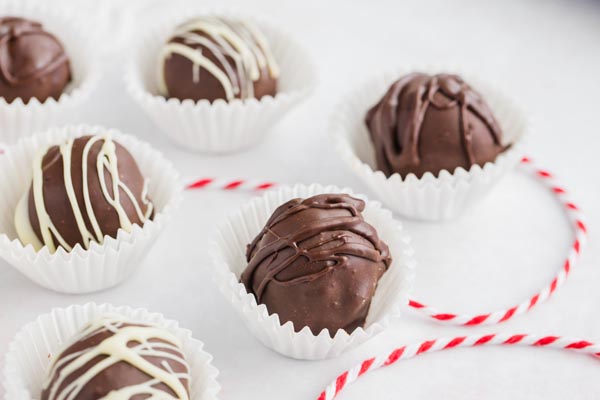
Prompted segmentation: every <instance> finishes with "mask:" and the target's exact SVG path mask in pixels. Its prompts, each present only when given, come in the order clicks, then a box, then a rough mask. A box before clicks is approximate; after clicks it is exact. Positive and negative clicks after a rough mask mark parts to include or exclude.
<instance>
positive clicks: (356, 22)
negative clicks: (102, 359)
mask: <svg viewBox="0 0 600 400" xmlns="http://www.w3.org/2000/svg"><path fill="white" fill-rule="evenodd" d="M56 3H57V4H65V6H66V7H68V8H70V9H71V10H76V11H77V12H78V13H80V15H81V16H82V18H88V19H89V24H88V26H89V29H90V31H92V30H93V31H98V30H99V29H104V28H106V24H103V23H102V21H101V20H100V18H106V17H107V16H111V15H112V16H113V17H115V16H116V15H117V16H120V18H114V19H112V20H111V21H113V22H112V23H111V24H110V25H112V26H111V28H112V30H113V31H117V29H115V28H116V26H115V24H116V22H117V21H125V22H127V25H126V28H125V29H124V30H123V31H121V34H122V35H134V34H136V33H137V32H139V31H140V29H142V28H138V27H137V25H134V23H136V24H137V23H141V22H144V19H146V22H148V21H150V19H149V18H152V15H153V14H154V13H158V12H159V10H157V9H154V10H153V11H150V12H147V13H139V12H136V13H135V14H131V15H135V18H128V17H127V14H126V10H122V11H120V12H117V13H114V14H111V13H110V12H109V11H108V10H109V5H110V4H111V2H109V1H104V2H97V1H93V2H92V1H85V2H83V1H80V2H75V1H66V0H65V1H62V2H56ZM115 3H116V2H115ZM205 3H208V1H205ZM213 3H215V5H216V6H219V7H223V6H224V7H227V8H229V9H240V10H244V11H247V12H250V13H253V14H260V15H264V16H265V17H267V18H270V19H272V20H273V21H274V22H275V23H278V24H279V25H281V26H283V27H285V28H286V29H287V30H288V31H289V32H290V33H292V34H294V35H295V36H296V37H297V38H298V39H300V40H301V41H303V42H304V43H305V44H306V46H307V47H308V49H309V50H310V52H311V53H312V54H313V57H314V59H315V61H316V62H317V64H318V66H319V74H320V77H321V81H322V84H321V86H320V87H319V89H318V90H317V92H316V93H315V94H314V96H313V97H312V98H311V99H310V100H309V101H308V102H307V103H305V104H304V105H303V106H301V107H299V108H298V109H297V111H295V112H293V113H292V114H290V115H289V117H288V118H286V119H285V121H283V122H282V123H281V124H280V125H278V126H276V127H274V129H273V132H272V134H271V136H270V137H269V139H268V140H267V141H266V142H265V143H263V144H261V145H259V146H257V147H256V148H254V149H252V150H250V151H247V152H245V153H243V154H238V155H233V156H227V157H210V156H203V155H196V154H190V153H187V152H186V151H184V150H181V149H179V148H176V147H174V146H173V145H171V144H170V143H169V142H168V141H167V140H166V139H165V138H164V137H163V136H162V135H161V134H160V132H158V131H157V129H156V128H155V127H154V126H153V125H152V124H151V123H150V122H149V120H148V119H147V118H146V117H145V116H144V115H143V114H142V112H141V110H140V109H138V108H137V106H136V105H135V104H134V103H133V102H132V101H131V100H130V99H129V98H128V96H127V94H126V93H124V91H123V88H122V85H121V80H120V75H121V65H120V64H121V62H120V61H119V60H120V59H119V58H118V56H117V55H113V56H110V57H109V56H107V57H106V60H105V61H106V68H107V76H106V80H105V82H104V84H103V85H102V87H101V88H100V89H99V90H98V92H97V94H96V96H95V98H94V99H93V102H92V103H91V104H90V105H89V107H88V109H86V110H85V111H84V112H83V113H82V114H81V115H77V116H74V121H87V122H93V123H101V124H104V125H107V126H110V127H115V128H119V129H121V130H122V131H124V132H127V133H133V134H135V135H138V136H139V137H141V138H143V139H145V140H147V141H149V142H151V143H152V144H153V145H155V146H156V147H158V148H159V149H161V150H162V151H163V152H164V153H165V154H166V155H167V156H168V157H169V158H170V159H172V160H173V162H174V163H175V164H176V166H177V167H178V168H179V170H180V171H181V172H182V174H184V175H186V176H189V177H205V176H226V177H256V178H264V179H272V180H276V181H279V182H303V183H310V182H319V183H335V184H337V185H342V186H343V185H347V186H350V187H353V188H354V189H355V190H357V191H365V190H366V189H365V187H364V186H363V185H362V184H361V183H360V182H359V181H358V180H357V179H355V178H354V177H353V176H351V175H350V173H349V170H348V169H346V168H345V166H344V165H342V163H341V162H340V161H339V160H338V159H337V157H336V155H335V154H334V153H333V151H332V149H331V148H330V146H329V138H328V135H327V117H328V115H329V114H330V112H331V110H332V106H333V105H334V104H335V103H336V102H337V101H340V100H343V96H344V94H345V93H346V92H347V91H348V90H351V89H352V88H353V87H354V85H356V84H357V83H360V82H361V81H362V80H364V79H367V78H369V77H370V76H372V75H373V74H375V73H377V72H378V71H381V70H385V69H389V67H394V66H398V65H415V64H416V65H419V64H434V65H440V66H443V65H445V64H447V65H452V66H456V65H458V66H461V65H462V66H465V67H466V68H468V69H469V70H474V71H477V72H478V73H479V74H480V75H482V76H483V77H486V78H488V79H489V80H490V81H491V82H492V83H494V84H496V85H497V86H499V87H502V88H504V90H505V91H507V92H508V93H511V94H512V95H514V96H515V97H516V98H518V99H519V100H520V101H521V102H522V103H523V104H524V105H525V107H526V108H527V110H528V112H529V113H530V115H531V116H532V117H533V118H534V119H535V123H536V126H535V131H534V132H532V134H531V136H530V138H529V140H528V148H529V149H530V153H531V154H532V155H533V156H534V157H535V158H536V159H537V160H538V161H539V162H540V164H542V165H544V166H546V167H547V168H549V169H550V170H551V171H553V172H555V173H556V174H557V175H558V176H560V177H561V178H562V181H563V182H565V185H566V186H567V188H568V189H570V190H571V191H572V192H573V194H574V198H575V199H576V200H577V201H578V202H579V203H580V204H581V206H582V208H583V209H584V210H585V211H586V212H587V216H588V222H589V225H590V226H591V241H590V245H589V247H588V248H587V249H586V251H585V253H584V256H583V260H582V262H581V264H580V265H579V266H578V268H577V269H576V270H575V271H574V273H573V275H572V276H571V278H570V279H569V281H568V282H567V284H566V286H565V287H563V288H562V289H561V290H560V291H559V292H558V294H557V296H556V297H555V298H553V299H551V300H550V301H549V302H548V303H546V304H543V305H542V306H540V307H539V308H536V309H535V310H534V311H533V312H532V313H530V314H529V315H525V316H520V317H517V318H516V319H515V320H514V321H510V322H508V323H506V324H503V325H501V326H496V327H480V328H471V329H466V328H456V327H444V326H441V325H439V324H435V323H433V322H429V321H427V320H425V319H423V318H421V317H420V316H418V315H415V314H414V313H413V312H411V311H408V312H407V313H406V314H405V315H404V318H403V319H402V320H400V321H398V322H397V323H396V324H395V326H394V328H393V329H391V330H389V331H387V332H385V333H383V334H382V335H380V336H378V337H377V338H375V339H374V340H373V341H371V342H370V343H367V344H366V345H364V346H362V347H360V348H358V349H357V350H355V351H353V352H351V353H348V354H346V355H344V356H342V357H340V358H338V359H335V360H328V361H321V362H301V361H294V360H290V359H286V358H284V357H282V356H279V355H277V354H275V353H273V352H271V351H270V350H268V349H266V348H264V347H263V346H262V345H261V344H260V343H259V342H258V341H257V340H255V339H254V338H253V337H252V336H251V334H250V333H249V332H248V331H247V330H246V329H245V327H244V326H243V324H242V321H241V320H240V319H239V318H238V317H237V315H236V314H235V313H234V311H233V309H232V308H231V307H230V306H229V304H228V303H227V302H226V300H225V299H224V298H222V296H221V295H220V293H219V292H218V291H217V289H216V287H215V286H214V285H213V283H212V282H211V280H210V273H209V271H210V263H209V260H208V258H207V256H206V248H207V242H208V241H209V239H210V238H211V235H213V233H214V230H215V226H216V224H218V223H219V222H220V221H221V220H222V218H223V216H224V215H226V214H228V213H230V212H232V211H234V210H235V209H236V207H238V206H240V205H241V204H243V203H244V202H245V201H246V200H247V198H248V197H247V195H245V194H241V193H240V194H233V193H230V194H228V193H218V192H195V193H188V194H187V195H186V198H185V202H184V204H183V206H182V208H181V210H180V212H179V213H178V215H177V217H176V218H175V220H174V221H173V222H172V223H171V224H170V225H169V227H168V228H167V229H166V231H165V232H164V234H163V236H162V237H161V239H160V240H159V241H158V243H157V244H156V246H155V248H154V249H153V251H152V252H151V254H149V255H148V258H147V259H146V260H145V262H144V263H143V265H142V266H141V268H140V269H139V272H138V273H137V274H136V275H135V276H133V277H132V278H131V279H130V280H128V281H127V282H125V283H124V284H123V285H121V286H120V287H118V288H115V289H112V290H109V291H106V292H103V293H96V294H93V295H86V296H67V295H61V294H57V293H53V292H50V291H47V290H45V289H42V288H39V287H37V286H35V285H34V284H33V283H30V282H29V281H28V280H27V279H26V278H24V277H22V276H21V275H19V274H18V273H17V272H15V271H13V270H12V268H11V267H10V266H9V265H6V264H4V263H3V262H0V354H4V353H5V351H6V350H7V347H8V343H9V341H10V340H11V338H12V337H13V336H14V335H15V333H16V332H17V331H18V329H19V328H20V327H21V326H22V325H23V324H25V323H27V322H28V321H30V320H32V319H34V318H35V317H36V316H37V315H38V314H40V313H45V312H48V311H49V310H50V309H51V308H52V307H62V306H67V305H69V304H72V303H83V302H87V301H96V302H111V303H114V304H128V305H131V306H143V307H146V308H148V309H150V310H151V311H158V312H163V313H164V314H166V316H167V317H169V318H173V319H177V320H179V321H180V322H181V325H183V326H184V327H187V328H190V329H192V330H193V332H194V335H195V336H196V337H197V338H199V339H201V340H202V341H204V342H205V343H206V348H207V350H208V351H209V352H211V353H212V354H213V355H214V357H215V360H214V364H215V365H216V366H217V368H219V369H220V371H221V375H220V377H219V380H220V383H221V385H222V392H221V395H220V398H222V399H223V400H239V399H264V400H270V399H314V398H316V397H317V395H318V394H319V392H320V391H321V390H322V389H323V388H324V387H325V386H326V384H328V383H329V381H330V380H332V379H333V378H334V377H335V376H336V375H337V374H338V373H340V372H342V371H343V370H345V369H347V368H349V367H351V366H353V365H354V364H355V363H356V362H358V361H361V360H363V359H364V358H367V357H370V356H372V355H375V354H377V353H378V352H379V351H383V350H386V351H387V350H391V349H392V348H394V347H396V346H399V345H401V344H405V343H408V342H413V341H422V340H425V339H431V338H435V337H440V336H454V335H466V334H474V333H484V332H486V333H487V332H492V331H507V332H515V333H517V332H518V333H536V334H553V335H568V336H575V337H581V338H585V339H587V340H590V341H596V342H600V290H598V285H599V282H600V270H598V268H597V265H596V264H597V263H596V262H595V260H596V259H597V258H598V257H599V256H600V243H599V242H598V240H597V239H596V237H595V232H596V231H595V229H594V228H595V226H600V224H599V223H600V202H599V200H600V198H599V196H600V186H599V182H600V168H598V153H599V152H600V139H599V137H600V123H599V122H598V118H599V117H600V112H599V111H598V110H599V109H600V100H599V99H600V97H599V93H600V44H599V43H600V2H593V1H566V0H565V1H559V2H557V1H541V0H540V1H504V2H495V3H493V4H492V3H489V4H488V3H485V2H481V1H442V0H440V1H437V2H432V1H422V2H416V1H415V2H400V1H353V2H350V1H343V0H336V1H328V2H323V1H317V0H304V1H302V2H284V1H276V0H256V1H252V6H250V4H249V3H250V2H245V1H242V0H238V1H234V0H227V1H225V0H222V1H218V2H216V1H214V2H213ZM128 4H129V7H131V8H132V9H133V8H134V7H137V6H140V5H144V6H148V5H149V4H151V2H130V3H128ZM175 4H177V2H173V1H169V2H166V6H167V7H168V6H175ZM57 6H58V5H57ZM79 8H80V9H81V10H79ZM82 34H86V32H82ZM99 36H100V37H103V36H102V35H99ZM125 37H126V36H125ZM112 40H113V37H112V36H106V37H105V42H108V44H110V43H112ZM106 44H107V43H104V45H106ZM101 46H102V43H99V44H98V49H101V48H102V47H101ZM122 55H123V56H125V53H123V54H122ZM367 194H368V192H367ZM405 227H406V229H407V230H410V232H411V233H412V235H413V239H414V241H413V243H414V246H415V248H416V251H417V254H416V255H417V258H418V261H419V266H418V270H417V283H416V287H415V290H414V297H415V298H417V299H419V300H421V301H423V302H426V303H431V304H433V305H436V306H438V307H442V308H443V309H444V310H447V311H453V312H469V313H476V312H484V311H490V309H492V308H493V309H496V308H501V307H507V306H511V305H513V304H514V303H516V302H518V301H520V300H522V299H523V298H524V297H526V296H529V295H531V294H532V293H533V292H534V291H535V290H537V289H538V288H539V287H540V286H541V285H542V284H545V283H547V282H549V280H550V279H551V277H552V276H553V275H554V273H555V270H556V269H557V268H558V267H559V266H560V265H561V264H562V261H563V257H564V255H565V254H566V250H567V248H568V246H569V244H570V242H571V233H570V231H569V230H568V228H567V224H566V222H565V219H564V217H563V215H562V213H561V211H560V209H559V208H558V207H557V206H556V204H555V203H554V201H553V199H552V198H551V197H550V195H549V194H548V193H547V192H546V191H545V190H542V189H541V188H540V186H538V185H537V184H536V183H535V182H533V181H532V180H530V178H528V177H525V176H524V175H523V174H521V173H518V172H515V173H514V174H513V175H511V176H509V177H508V178H507V179H505V180H504V181H503V182H502V183H501V184H500V185H499V186H498V187H497V189H496V190H495V191H494V192H493V193H492V195H491V197H490V198H489V200H488V201H487V202H485V203H484V204H482V205H481V207H480V208H478V209H475V210H473V211H472V213H470V214H469V215H466V216H465V217H464V218H461V219H460V220H457V221H453V222H450V223H444V224H422V223H415V222H406V223H405ZM599 373H600V362H598V361H597V360H593V359H591V358H588V357H585V356H578V355H574V354H567V353H562V352H556V351H551V350H538V349H526V348H509V349H506V348H480V349H475V350H473V349H464V350H455V351H450V352H447V353H439V354H432V355H427V356H424V357H420V358H418V359H415V360H411V361H407V362H401V363H399V364H397V365H395V366H393V367H391V368H388V369H386V370H381V371H378V372H375V373H373V374H371V375H369V376H368V377H365V378H363V379H362V380H361V381H359V382H358V383H357V384H355V385H353V386H351V387H350V388H349V389H347V390H346V391H345V392H344V393H343V394H342V395H341V396H340V398H341V399H347V400H350V399H367V398H368V399H396V398H400V397H403V398H410V399H453V400H454V399H481V398H485V399H505V398H526V399H564V398H567V397H568V398H570V399H596V398H598V393H599V392H600V380H599V379H598V376H599V375H598V374H599Z"/></svg>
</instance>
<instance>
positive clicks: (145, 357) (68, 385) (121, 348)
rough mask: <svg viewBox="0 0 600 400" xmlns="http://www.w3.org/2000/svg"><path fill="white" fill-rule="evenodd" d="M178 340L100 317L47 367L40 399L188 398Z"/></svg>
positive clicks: (159, 330) (117, 319)
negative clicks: (48, 368)
mask: <svg viewBox="0 0 600 400" xmlns="http://www.w3.org/2000/svg"><path fill="white" fill-rule="evenodd" d="M181 346H182V345H181V342H180V340H179V339H178V338H177V337H176V336H175V335H173V334H171V333H170V332H168V331H166V330H165V329H162V328H158V327H155V326H150V325H145V324H140V323H135V322H128V321H125V320H124V319H122V318H121V317H110V316H106V317H101V318H98V319H96V320H94V321H92V322H91V323H90V324H88V325H87V326H86V327H85V328H84V329H83V330H82V331H81V332H80V333H79V334H77V335H76V337H75V338H74V339H73V340H72V342H71V344H70V345H69V346H68V347H67V348H66V349H65V350H64V351H63V352H62V353H60V354H59V355H58V356H57V357H56V359H55V360H54V362H53V363H52V365H51V367H50V370H49V372H48V374H47V378H46V381H45V382H44V384H43V387H42V396H41V399H42V400H60V399H69V400H97V399H108V398H110V399H129V400H143V399H178V400H188V399H189V398H190V395H189V385H190V369H189V366H188V363H187V362H186V360H185V357H184V355H183V352H182V349H181Z"/></svg>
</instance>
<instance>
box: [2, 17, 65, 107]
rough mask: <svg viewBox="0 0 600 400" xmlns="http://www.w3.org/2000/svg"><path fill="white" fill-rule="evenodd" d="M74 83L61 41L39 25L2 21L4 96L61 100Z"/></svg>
mask: <svg viewBox="0 0 600 400" xmlns="http://www.w3.org/2000/svg"><path fill="white" fill-rule="evenodd" d="M69 80H70V67H69V60H68V58H67V55H66V54H65V51H64V48H63V47H62V44H61V43H60V42H59V40H58V39H57V38H56V37H55V36H54V35H52V34H51V33H49V32H47V31H45V30H44V29H43V27H42V25H41V24H40V23H39V22H35V21H30V20H26V19H23V18H18V17H4V18H0V95H2V97H4V98H5V99H6V100H7V101H8V102H11V101H13V100H14V99H16V98H18V97H20V98H22V99H23V101H24V102H27V101H28V100H29V99H31V98H32V97H36V98H37V99H38V100H40V101H44V100H46V99H47V98H48V97H53V98H55V99H57V98H58V97H59V96H60V94H61V93H62V91H63V89H64V87H65V86H66V85H67V83H68V82H69Z"/></svg>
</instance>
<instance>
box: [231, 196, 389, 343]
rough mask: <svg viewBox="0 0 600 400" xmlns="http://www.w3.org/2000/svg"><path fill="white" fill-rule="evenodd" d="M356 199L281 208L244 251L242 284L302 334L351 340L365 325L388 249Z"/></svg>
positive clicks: (317, 199) (329, 198)
mask: <svg viewBox="0 0 600 400" xmlns="http://www.w3.org/2000/svg"><path fill="white" fill-rule="evenodd" d="M364 208H365V203H364V202H363V201H362V200H359V199H356V198H353V197H351V196H348V195H346V194H320V195H317V196H314V197H311V198H308V199H306V200H301V199H294V200H290V201H288V202H287V203H285V204H283V205H282V206H280V207H279V208H277V210H275V212H274V213H273V215H272V216H271V218H270V219H269V221H268V222H267V225H266V226H265V227H264V229H263V230H262V231H261V232H260V234H259V235H258V236H257V237H256V239H254V241H253V242H252V243H251V244H250V245H249V246H248V251H247V260H248V267H247V268H246V270H245V271H244V272H243V274H242V276H241V282H242V283H243V284H244V285H245V286H246V289H247V290H248V292H249V293H252V294H254V296H256V299H257V301H258V303H262V304H265V305H266V306H267V309H268V310H269V312H270V313H277V314H278V315H279V318H280V321H281V323H282V324H283V323H285V322H287V321H292V322H293V323H294V329H295V330H296V331H300V330H301V329H302V328H304V327H305V326H308V327H309V328H310V329H311V330H312V332H313V333H314V334H318V333H319V332H321V330H323V329H328V330H329V333H330V335H331V336H333V335H335V333H336V331H337V330H338V329H344V330H346V331H347V332H348V333H351V332H352V331H353V330H354V329H356V328H358V327H362V326H364V324H365V320H366V317H367V313H368V312H369V307H370V305H371V299H372V298H373V295H374V294H375V290H376V289H377V283H378V281H379V279H380V278H381V276H382V275H383V274H384V273H385V271H386V270H387V268H388V267H389V265H390V263H391V257H390V253H389V249H388V247H387V245H386V244H385V243H384V242H382V241H381V239H380V238H379V236H378V235H377V232H376V230H375V228H373V226H371V225H369V223H367V222H366V221H365V220H364V219H363V216H362V214H361V212H362V211H363V210H364Z"/></svg>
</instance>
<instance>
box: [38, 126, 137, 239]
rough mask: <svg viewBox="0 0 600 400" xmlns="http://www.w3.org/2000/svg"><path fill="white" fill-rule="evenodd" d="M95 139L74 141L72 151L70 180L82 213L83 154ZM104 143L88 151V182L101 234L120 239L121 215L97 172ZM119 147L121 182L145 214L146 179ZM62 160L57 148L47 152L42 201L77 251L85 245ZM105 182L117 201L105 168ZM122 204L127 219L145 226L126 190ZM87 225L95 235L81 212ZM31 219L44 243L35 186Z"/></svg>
mask: <svg viewBox="0 0 600 400" xmlns="http://www.w3.org/2000/svg"><path fill="white" fill-rule="evenodd" d="M91 138H92V136H83V137H80V138H77V139H75V141H74V142H73V146H72V151H71V177H72V183H73V189H74V192H75V195H76V198H77V203H78V204H79V206H80V208H81V209H82V210H86V206H85V202H84V188H83V168H82V165H83V151H84V148H85V145H86V143H87V142H88V141H89V140H90V139H91ZM103 144H104V140H100V141H97V142H96V143H94V144H93V145H92V146H91V147H90V150H89V153H88V157H87V178H88V191H87V192H88V193H89V196H90V203H91V206H92V209H93V213H94V215H95V218H96V219H97V221H98V223H99V226H100V230H101V231H102V233H103V234H104V235H108V236H111V237H113V238H114V237H116V236H117V231H118V230H119V228H121V222H120V219H119V215H118V213H117V211H116V210H115V208H114V207H113V206H112V205H111V204H109V202H108V201H107V199H106V197H105V196H104V192H103V190H102V186H101V184H100V177H99V174H98V170H97V164H96V163H97V159H98V156H99V152H100V151H101V149H102V146H103ZM114 144H115V146H116V157H117V162H118V171H119V178H120V180H121V182H122V183H123V184H124V185H125V186H127V187H128V189H129V190H130V191H131V193H133V194H134V196H135V199H136V202H137V204H138V205H139V206H140V207H141V208H142V212H144V213H145V212H146V210H147V208H148V205H147V204H144V201H143V199H142V193H143V192H144V182H145V180H144V177H143V176H142V173H141V172H140V169H139V167H138V165H137V163H136V161H135V159H134V158H133V156H132V155H131V154H130V153H129V151H127V149H125V148H124V147H123V146H122V145H120V144H119V143H118V142H114ZM63 161H64V160H63V156H62V154H61V152H60V148H59V147H58V146H52V147H51V148H50V149H48V151H47V152H46V155H45V156H44V158H43V160H42V171H43V182H44V185H43V198H44V204H45V207H46V210H47V212H48V215H49V216H50V219H51V220H52V222H53V223H54V226H55V227H56V229H57V230H58V232H59V233H60V234H61V236H62V237H63V238H64V239H65V240H66V242H67V243H68V244H69V245H70V246H71V247H74V246H75V245H76V244H82V245H83V238H82V235H81V232H80V230H79V228H78V226H77V222H76V217H75V215H74V213H73V208H72V207H71V206H70V204H69V198H68V194H67V189H66V186H65V178H64V163H63ZM104 181H105V183H106V189H107V190H108V193H109V194H110V196H111V197H114V192H113V188H112V178H111V175H110V174H109V173H108V171H107V169H106V168H105V175H104ZM119 199H120V202H119V203H120V204H121V206H122V207H123V209H124V210H125V212H126V214H127V217H128V218H129V219H130V220H131V222H132V223H133V224H137V225H140V226H142V225H143V224H144V221H142V220H141V219H140V218H139V216H138V214H137V213H136V210H135V205H134V203H133V202H132V201H131V200H130V199H129V197H128V196H127V194H126V193H125V191H124V190H123V188H120V189H119ZM82 216H83V219H84V221H85V225H86V227H87V229H88V230H90V231H93V227H92V224H91V223H90V218H89V213H87V212H82ZM29 219H30V221H31V226H32V228H33V229H34V231H35V233H36V235H37V237H38V239H40V240H42V235H41V231H40V224H39V220H38V215H37V211H36V205H35V201H34V195H33V185H32V187H31V189H30V191H29Z"/></svg>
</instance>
